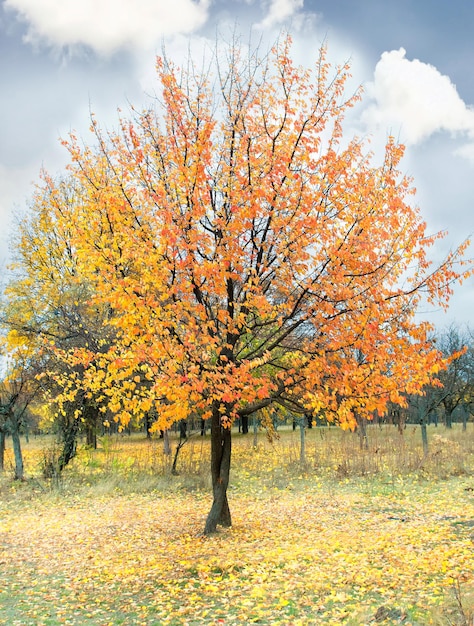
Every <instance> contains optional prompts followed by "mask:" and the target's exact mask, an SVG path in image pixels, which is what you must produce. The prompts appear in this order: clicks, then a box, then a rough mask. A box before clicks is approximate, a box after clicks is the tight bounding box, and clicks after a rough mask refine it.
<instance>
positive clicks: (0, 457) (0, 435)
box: [0, 430, 5, 472]
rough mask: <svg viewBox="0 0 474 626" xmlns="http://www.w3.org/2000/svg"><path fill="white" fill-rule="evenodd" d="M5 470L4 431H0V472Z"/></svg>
mask: <svg viewBox="0 0 474 626" xmlns="http://www.w3.org/2000/svg"><path fill="white" fill-rule="evenodd" d="M4 469H5V431H4V430H0V472H3V470H4Z"/></svg>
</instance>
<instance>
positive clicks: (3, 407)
mask: <svg viewBox="0 0 474 626" xmlns="http://www.w3.org/2000/svg"><path fill="white" fill-rule="evenodd" d="M37 373H38V370H37V369H36V368H35V366H34V363H32V362H31V360H30V358H29V353H28V349H25V347H24V346H17V348H16V350H15V351H14V352H13V353H10V354H9V355H8V357H7V358H6V368H5V374H4V377H3V379H2V380H1V381H0V434H1V438H0V469H2V470H3V469H4V453H5V436H6V435H7V434H8V435H10V436H11V438H12V447H13V454H14V459H15V470H14V477H15V479H16V480H23V479H24V463H23V453H22V449H21V439H20V435H21V433H22V430H23V431H24V430H25V428H27V423H26V421H27V418H28V413H27V412H28V408H29V406H30V404H31V403H32V401H33V400H34V399H35V398H37V397H38V396H39V395H40V393H41V386H40V383H39V381H38V379H37Z"/></svg>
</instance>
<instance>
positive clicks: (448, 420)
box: [445, 410, 453, 428]
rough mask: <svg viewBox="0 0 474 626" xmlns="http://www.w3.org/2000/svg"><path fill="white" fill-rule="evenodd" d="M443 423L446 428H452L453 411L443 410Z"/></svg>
mask: <svg viewBox="0 0 474 626" xmlns="http://www.w3.org/2000/svg"><path fill="white" fill-rule="evenodd" d="M445 420H446V421H445V424H446V428H452V427H453V412H452V411H449V410H445Z"/></svg>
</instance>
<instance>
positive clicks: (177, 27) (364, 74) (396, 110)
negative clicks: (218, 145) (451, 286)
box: [0, 0, 474, 328]
mask: <svg viewBox="0 0 474 626" xmlns="http://www.w3.org/2000/svg"><path fill="white" fill-rule="evenodd" d="M0 2H1V5H0V81H1V83H0V85H1V90H0V94H1V95H0V272H1V273H2V275H5V269H6V267H7V264H8V261H9V258H10V256H9V248H8V241H9V237H10V234H11V232H12V230H13V229H14V224H15V220H16V219H17V217H16V216H18V215H19V214H21V211H22V209H23V208H24V207H25V206H26V205H27V203H28V199H29V197H30V196H31V194H32V191H33V184H34V182H35V181H38V180H39V173H40V170H41V168H43V167H44V168H45V169H46V170H47V171H48V172H49V173H51V174H53V175H54V174H59V173H61V172H62V171H63V170H64V167H65V165H66V163H67V160H68V155H67V152H66V151H65V149H64V148H63V147H62V146H61V145H60V138H61V137H62V138H66V137H67V136H68V133H69V132H71V131H75V132H77V133H78V134H79V135H80V136H82V137H84V139H85V140H86V141H88V127H89V123H90V117H89V116H90V113H91V112H93V113H94V114H95V116H96V117H97V120H98V121H99V123H100V124H101V125H103V126H108V127H113V126H114V125H116V122H117V119H118V113H117V110H118V109H121V110H122V111H126V110H127V109H128V108H129V107H130V105H134V106H138V107H140V105H141V104H146V103H147V102H149V95H150V94H152V93H153V92H154V89H155V86H154V85H156V81H155V73H154V65H155V58H156V55H157V54H160V52H161V50H162V49H163V46H164V47H165V48H166V51H167V54H168V56H170V57H171V58H172V59H173V60H177V61H178V62H179V60H180V59H183V58H184V57H185V55H186V54H187V53H188V50H190V49H191V50H193V51H199V50H202V48H203V46H205V45H206V44H209V45H210V46H212V45H213V43H214V42H215V40H216V36H217V34H219V36H224V37H225V36H227V35H229V34H230V33H232V32H233V31H238V32H239V33H240V34H241V36H242V40H248V39H249V37H251V38H252V41H256V42H258V41H259V40H260V39H262V40H263V41H264V42H266V41H268V42H269V43H272V42H273V41H274V40H275V39H276V37H277V36H278V34H279V33H280V32H281V31H282V30H287V31H288V32H290V33H291V34H292V36H293V39H294V54H295V56H296V58H297V60H298V61H300V62H302V63H312V62H313V61H314V60H316V57H317V53H318V49H319V47H320V46H321V45H322V44H323V43H325V44H326V45H327V47H328V50H329V57H330V60H331V61H332V62H334V63H344V62H346V61H347V60H350V63H351V67H352V75H353V78H352V81H353V86H354V88H355V87H357V86H358V85H361V86H362V88H363V90H364V95H363V99H362V102H361V103H360V104H358V105H357V106H356V108H355V109H354V110H353V111H351V114H350V119H348V124H347V127H346V131H347V132H348V134H349V135H350V136H352V134H357V135H359V136H364V137H368V138H370V141H371V143H370V148H371V149H372V150H373V151H374V153H375V159H377V156H379V157H380V154H381V149H382V147H383V145H384V143H385V141H386V139H387V137H388V135H394V136H395V137H396V138H397V139H398V140H399V141H401V142H402V143H404V144H405V145H406V148H407V150H406V156H405V158H404V160H403V162H402V169H403V171H404V172H405V173H407V174H408V175H410V176H412V177H413V179H414V185H415V186H416V188H417V196H416V203H417V204H418V206H419V207H420V210H421V214H422V216H423V218H424V219H425V220H426V222H427V224H428V232H430V233H432V232H436V231H439V230H443V231H444V230H447V231H448V235H447V236H446V237H445V238H444V239H443V240H442V242H441V244H439V246H438V248H437V249H436V250H435V251H433V255H434V258H442V255H444V254H445V253H446V252H447V251H448V250H449V249H451V248H454V247H456V246H457V245H458V244H459V243H461V242H462V241H463V240H464V239H466V238H467V237H469V236H470V235H472V234H473V233H474V210H473V203H474V70H473V64H474V37H472V32H474V3H471V2H469V1H468V0H451V1H450V2H449V3H448V2H446V0H321V1H318V0H172V1H170V0H0ZM351 87H352V85H351ZM374 164H377V160H375V161H374ZM473 248H474V247H471V249H470V252H469V255H470V256H474V249H473ZM419 315H420V319H421V318H423V319H424V318H427V319H429V320H430V321H432V322H433V323H434V324H435V325H436V326H438V327H440V328H442V327H445V326H447V325H449V324H456V325H459V326H461V325H462V326H464V325H466V324H467V325H469V324H471V320H472V322H473V326H474V320H473V319H472V318H473V317H474V279H469V280H467V281H466V282H465V283H464V284H463V285H462V286H461V287H458V288H457V289H456V293H455V295H454V297H453V298H452V302H451V305H450V309H449V312H448V313H447V314H446V313H443V312H442V311H439V310H427V309H423V310H422V311H420V314H419Z"/></svg>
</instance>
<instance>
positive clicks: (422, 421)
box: [420, 416, 428, 456]
mask: <svg viewBox="0 0 474 626" xmlns="http://www.w3.org/2000/svg"><path fill="white" fill-rule="evenodd" d="M420 426H421V441H422V443H423V454H424V456H426V455H427V454H428V430H427V428H426V417H424V416H423V417H422V418H421V419H420Z"/></svg>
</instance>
